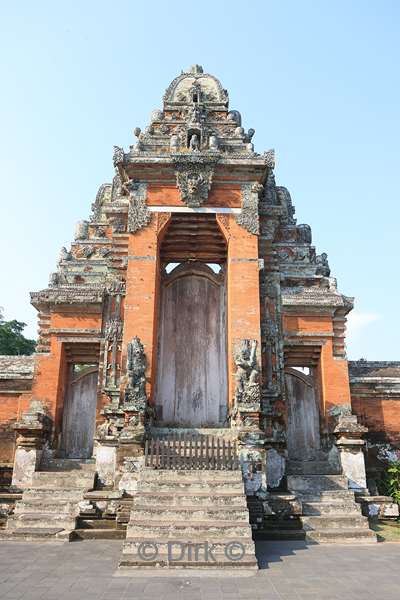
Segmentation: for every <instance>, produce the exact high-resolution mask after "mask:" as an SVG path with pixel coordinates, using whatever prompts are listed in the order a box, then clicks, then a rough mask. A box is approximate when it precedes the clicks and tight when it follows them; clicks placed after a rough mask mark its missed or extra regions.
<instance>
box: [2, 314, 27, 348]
mask: <svg viewBox="0 0 400 600" xmlns="http://www.w3.org/2000/svg"><path fill="white" fill-rule="evenodd" d="M25 327H26V323H22V322H21V321H16V320H15V319H14V320H13V321H4V319H3V315H2V313H1V309H0V354H2V355H5V354H9V355H13V356H15V355H18V354H25V355H29V354H33V352H35V348H36V342H35V340H28V339H27V338H26V337H25V336H24V335H23V333H22V332H23V330H24V329H25Z"/></svg>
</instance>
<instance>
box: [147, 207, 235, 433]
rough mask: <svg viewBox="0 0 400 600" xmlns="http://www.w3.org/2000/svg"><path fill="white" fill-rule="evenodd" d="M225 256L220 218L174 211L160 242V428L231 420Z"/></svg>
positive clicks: (214, 424)
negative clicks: (228, 414) (219, 224)
mask: <svg viewBox="0 0 400 600" xmlns="http://www.w3.org/2000/svg"><path fill="white" fill-rule="evenodd" d="M226 253H227V245H226V241H225V238H224V236H223V235H222V232H221V230H220V228H219V226H218V223H217V221H216V218H215V215H213V214H211V215H204V214H194V215H187V214H185V215H178V214H177V215H173V216H172V218H171V221H170V223H169V226H168V230H167V232H166V234H165V236H164V238H163V241H162V243H161V247H160V259H161V264H162V273H161V278H160V305H159V320H158V355H157V385H156V398H155V412H156V420H157V424H159V425H163V426H173V427H189V428H190V427H223V426H225V425H226V420H227V410H228V391H227V389H228V384H227V349H226V345H227V342H226V277H225V268H224V267H225V264H226Z"/></svg>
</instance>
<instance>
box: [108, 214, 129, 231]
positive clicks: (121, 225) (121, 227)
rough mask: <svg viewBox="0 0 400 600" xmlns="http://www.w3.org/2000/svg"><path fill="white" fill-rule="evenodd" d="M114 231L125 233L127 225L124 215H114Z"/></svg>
mask: <svg viewBox="0 0 400 600" xmlns="http://www.w3.org/2000/svg"><path fill="white" fill-rule="evenodd" d="M110 222H111V224H112V227H113V231H114V233H125V231H126V225H125V219H124V218H123V217H114V218H113V219H111V220H110Z"/></svg>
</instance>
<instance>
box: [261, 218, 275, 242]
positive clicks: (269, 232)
mask: <svg viewBox="0 0 400 600" xmlns="http://www.w3.org/2000/svg"><path fill="white" fill-rule="evenodd" d="M277 227H278V221H276V220H274V219H265V217H264V219H262V220H261V223H260V230H261V231H260V233H261V235H262V236H263V237H264V238H265V239H267V240H273V239H274V237H275V232H276V229H277Z"/></svg>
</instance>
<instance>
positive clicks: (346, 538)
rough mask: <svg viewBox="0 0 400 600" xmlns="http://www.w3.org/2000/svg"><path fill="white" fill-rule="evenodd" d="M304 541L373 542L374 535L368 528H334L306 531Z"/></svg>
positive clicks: (375, 539)
mask: <svg viewBox="0 0 400 600" xmlns="http://www.w3.org/2000/svg"><path fill="white" fill-rule="evenodd" d="M305 539H306V541H314V542H318V543H330V544H374V543H376V542H377V538H376V535H375V533H374V532H373V531H371V530H370V529H357V528H344V527H342V528H335V529H322V530H320V531H307V532H306V538H305Z"/></svg>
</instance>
